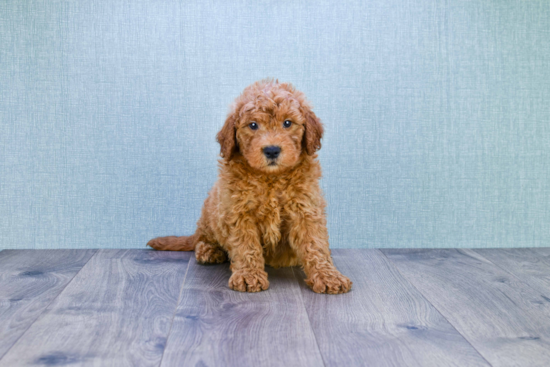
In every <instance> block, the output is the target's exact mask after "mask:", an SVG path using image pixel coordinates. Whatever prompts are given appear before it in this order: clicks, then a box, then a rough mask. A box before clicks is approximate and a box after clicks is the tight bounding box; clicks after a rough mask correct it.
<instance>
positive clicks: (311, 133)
mask: <svg viewBox="0 0 550 367" xmlns="http://www.w3.org/2000/svg"><path fill="white" fill-rule="evenodd" d="M305 118H306V122H305V124H304V127H305V129H306V131H305V133H304V138H303V140H302V146H303V148H304V149H305V151H306V153H307V154H309V155H313V154H315V152H316V151H318V150H319V149H321V138H322V137H323V132H324V130H323V124H322V123H321V120H320V119H319V118H318V117H317V116H315V114H314V113H313V111H311V110H309V109H307V110H306V113H305Z"/></svg>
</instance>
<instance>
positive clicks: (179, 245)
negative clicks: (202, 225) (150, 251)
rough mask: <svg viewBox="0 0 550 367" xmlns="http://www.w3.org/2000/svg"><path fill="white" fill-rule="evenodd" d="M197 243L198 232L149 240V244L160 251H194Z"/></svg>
mask: <svg viewBox="0 0 550 367" xmlns="http://www.w3.org/2000/svg"><path fill="white" fill-rule="evenodd" d="M196 244H197V241H196V234H194V235H192V236H181V237H176V236H168V237H157V238H153V239H152V240H151V241H149V242H147V246H151V247H152V248H154V249H155V250H160V251H193V250H194V249H195V245H196Z"/></svg>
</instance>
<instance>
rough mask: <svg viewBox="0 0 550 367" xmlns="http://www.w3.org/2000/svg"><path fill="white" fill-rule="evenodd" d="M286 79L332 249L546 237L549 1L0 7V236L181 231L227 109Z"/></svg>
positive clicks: (22, 238) (194, 213)
mask: <svg viewBox="0 0 550 367" xmlns="http://www.w3.org/2000/svg"><path fill="white" fill-rule="evenodd" d="M267 76H272V77H277V78H279V80H282V81H290V82H292V83H294V84H295V85H296V86H297V87H298V88H299V89H301V90H303V91H304V92H305V93H306V95H308V96H309V99H310V100H311V102H312V103H313V104H314V106H315V110H316V112H317V114H318V116H320V117H321V118H322V120H323V121H324V122H325V126H326V136H325V139H324V142H323V149H322V150H321V154H320V156H321V160H322V164H323V167H324V179H323V181H322V185H323V187H324V190H325V193H326V198H327V200H328V205H329V209H328V217H329V231H330V236H331V243H332V246H333V247H335V248H337V247H498V246H502V247H510V246H549V245H550V209H549V204H550V1H547V0H541V1H523V0H517V1H506V0H492V1H491V0H475V1H439V0H420V1H412V0H410V1H407V0H376V1H361V2H353V1H328V0H324V1H306V2H303V1H273V2H272V1H240V2H238V1H221V0H220V1H204V0H200V1H182V2H176V1H169V0H162V1H153V0H150V1H136V0H124V1H118V0H117V1H97V0H94V1H54V0H48V1H25V0H3V1H1V2H0V217H1V221H0V248H95V247H116V248H126V247H128V248H131V247H142V246H144V245H145V243H146V242H147V240H148V239H150V238H152V237H155V236H158V235H169V234H178V235H183V234H190V233H192V232H193V231H194V228H195V222H196V220H197V219H198V216H199V214H200V209H201V205H202V201H203V200H204V198H205V197H206V194H207V191H208V189H209V188H210V186H211V185H212V183H213V182H214V180H215V176H216V157H217V154H218V151H219V149H218V145H217V144H216V143H215V134H216V132H217V131H218V129H219V128H220V127H221V125H222V123H223V120H224V117H225V114H226V112H227V108H228V105H229V104H230V102H231V101H232V100H233V98H234V97H236V96H237V95H238V94H239V93H240V91H241V90H242V89H243V88H244V87H245V86H247V85H248V84H250V83H251V82H253V81H255V80H258V79H261V78H264V77H267Z"/></svg>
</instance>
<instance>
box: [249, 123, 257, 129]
mask: <svg viewBox="0 0 550 367" xmlns="http://www.w3.org/2000/svg"><path fill="white" fill-rule="evenodd" d="M248 127H250V128H251V129H252V130H258V127H259V126H258V124H257V123H255V122H251V123H250V124H248Z"/></svg>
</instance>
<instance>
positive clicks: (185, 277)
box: [159, 256, 193, 367]
mask: <svg viewBox="0 0 550 367" xmlns="http://www.w3.org/2000/svg"><path fill="white" fill-rule="evenodd" d="M192 259H193V256H190V257H189V261H187V269H185V275H184V276H183V282H182V283H181V288H180V294H179V296H178V300H177V301H176V306H175V307H174V314H173V315H172V320H171V321H170V328H169V329H168V334H166V343H165V344H164V349H163V350H162V357H160V362H159V367H160V366H162V360H163V359H164V353H165V352H166V347H168V341H169V339H170V333H171V332H172V325H174V319H175V318H176V313H177V312H178V306H179V304H180V299H181V295H182V294H183V288H184V287H185V281H186V280H187V274H188V273H189V268H190V267H191V261H192Z"/></svg>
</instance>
